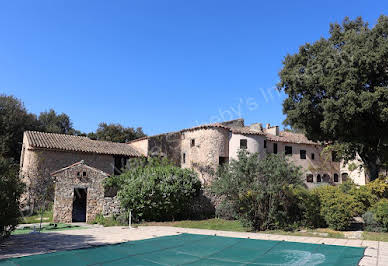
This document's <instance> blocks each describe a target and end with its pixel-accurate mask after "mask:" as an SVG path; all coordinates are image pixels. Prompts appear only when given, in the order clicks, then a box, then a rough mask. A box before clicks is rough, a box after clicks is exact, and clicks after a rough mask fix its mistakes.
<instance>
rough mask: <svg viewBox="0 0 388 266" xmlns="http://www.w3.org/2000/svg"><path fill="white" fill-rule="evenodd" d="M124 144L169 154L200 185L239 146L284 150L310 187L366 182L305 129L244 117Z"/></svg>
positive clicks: (146, 151)
mask: <svg viewBox="0 0 388 266" xmlns="http://www.w3.org/2000/svg"><path fill="white" fill-rule="evenodd" d="M155 139H158V140H161V139H163V145H159V146H158V145H153V144H151V143H155V142H156V141H155ZM128 144H130V145H132V146H134V147H137V148H138V150H139V151H140V152H142V154H143V155H144V156H156V155H157V156H165V157H168V158H171V154H172V153H173V154H174V156H173V158H174V160H173V161H174V162H175V163H176V164H177V165H178V166H181V167H184V168H193V169H194V170H195V171H196V172H197V173H198V174H199V177H200V179H201V182H202V183H204V184H209V183H210V182H211V178H212V175H211V173H212V172H213V171H214V170H216V168H217V166H218V165H220V164H223V163H227V162H229V160H231V159H236V158H237V153H238V150H239V149H246V150H247V151H248V152H251V153H254V152H257V153H259V156H260V158H263V157H264V156H265V155H266V154H268V153H284V154H285V155H286V156H287V157H288V158H289V159H290V160H291V161H292V162H294V163H295V164H296V165H298V166H300V167H301V168H302V170H303V172H304V174H305V176H304V182H305V184H306V186H307V187H309V188H312V187H315V186H319V185H322V184H327V183H330V184H340V183H342V182H343V181H344V180H345V179H346V178H351V179H352V180H354V181H355V182H356V183H357V184H360V185H362V184H365V175H364V173H355V172H351V171H350V170H349V169H348V167H347V165H344V164H343V163H342V162H339V161H337V159H336V158H335V156H332V154H324V155H323V154H322V151H323V149H324V145H322V144H320V143H316V142H313V141H310V140H308V139H307V138H306V137H305V136H304V135H303V134H298V133H293V132H289V131H280V130H279V127H278V126H272V127H271V126H270V125H269V124H267V125H266V126H265V127H263V126H262V124H260V123H256V124H252V125H249V126H245V125H244V120H243V119H236V120H232V121H226V122H222V123H213V124H208V125H200V126H196V127H192V128H188V129H183V130H181V131H178V132H173V133H166V134H160V135H156V136H149V137H144V138H141V139H136V140H133V141H131V142H129V143H128ZM170 144H171V145H170ZM164 147H169V150H165V148H164ZM171 147H174V149H172V148H171ZM178 155H180V156H178Z"/></svg>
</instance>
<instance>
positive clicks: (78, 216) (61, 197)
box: [51, 161, 109, 223]
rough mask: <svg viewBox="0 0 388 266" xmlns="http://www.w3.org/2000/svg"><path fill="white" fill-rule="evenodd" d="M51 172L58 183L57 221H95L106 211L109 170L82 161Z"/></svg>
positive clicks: (55, 204) (56, 184)
mask: <svg viewBox="0 0 388 266" xmlns="http://www.w3.org/2000/svg"><path fill="white" fill-rule="evenodd" d="M51 175H52V177H53V180H54V183H55V197H54V210H53V211H54V217H53V219H54V222H63V223H71V222H92V221H93V220H94V219H95V218H96V215H97V214H100V213H102V212H103V208H104V186H103V181H104V179H105V178H107V177H108V176H109V175H108V174H107V173H105V172H103V171H101V170H99V169H97V168H94V167H91V166H88V165H86V164H85V163H84V161H80V162H78V163H75V164H72V165H70V166H68V167H65V168H62V169H60V170H58V171H55V172H53V173H52V174H51Z"/></svg>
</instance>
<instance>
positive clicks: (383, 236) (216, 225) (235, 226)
mask: <svg viewBox="0 0 388 266" xmlns="http://www.w3.org/2000/svg"><path fill="white" fill-rule="evenodd" d="M138 225H139V226H151V225H156V226H174V227H183V228H197V229H211V230H221V231H235V232H249V229H247V228H244V226H243V225H242V224H241V223H240V222H239V221H229V220H224V219H217V218H215V219H208V220H199V221H196V220H187V221H176V222H146V223H142V224H138ZM258 233H263V234H276V235H289V236H306V237H322V238H344V239H346V237H345V234H344V233H343V232H341V231H335V230H333V229H330V228H317V229H305V228H302V229H300V230H295V231H284V230H268V231H260V232H258ZM362 239H363V240H375V241H385V242H388V233H375V232H363V233H362Z"/></svg>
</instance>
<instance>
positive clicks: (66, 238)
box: [0, 226, 388, 266]
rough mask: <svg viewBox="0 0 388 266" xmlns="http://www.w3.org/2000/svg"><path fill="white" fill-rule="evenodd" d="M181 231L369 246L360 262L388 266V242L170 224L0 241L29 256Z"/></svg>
mask: <svg viewBox="0 0 388 266" xmlns="http://www.w3.org/2000/svg"><path fill="white" fill-rule="evenodd" d="M180 233H191V234H203V235H214V234H216V235H219V236H228V237H240V238H248V237H249V238H252V239H264V240H284V241H292V242H304V243H314V244H322V243H324V244H329V245H342V246H354V247H366V248H367V249H366V250H365V255H364V257H363V258H362V260H361V262H360V264H359V265H368V266H369V265H375V266H376V265H377V266H380V265H384V266H386V265H388V242H379V241H367V240H353V239H337V238H320V237H303V236H286V235H272V234H261V233H245V232H228V231H218V230H204V229H191V228H180V227H168V226H140V227H139V228H136V229H129V228H127V227H119V226H116V227H91V228H89V229H81V230H67V231H58V232H55V233H41V234H26V235H15V236H12V237H11V238H9V239H7V240H6V241H4V242H2V243H0V259H4V258H12V257H20V256H29V255H33V254H42V253H48V252H54V251H59V250H67V249H77V248H85V247H92V246H95V245H106V244H115V243H120V242H126V241H133V240H141V239H147V238H153V237H159V236H167V235H176V234H180Z"/></svg>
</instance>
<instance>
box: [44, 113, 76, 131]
mask: <svg viewBox="0 0 388 266" xmlns="http://www.w3.org/2000/svg"><path fill="white" fill-rule="evenodd" d="M38 121H39V123H40V125H41V128H42V130H43V131H45V132H51V133H59V134H71V135H73V134H74V133H75V132H76V131H75V129H74V128H73V123H72V122H71V120H70V117H69V116H68V115H67V114H65V113H62V114H57V113H56V112H55V111H54V110H53V109H50V110H49V111H46V112H41V113H40V115H39V117H38Z"/></svg>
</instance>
